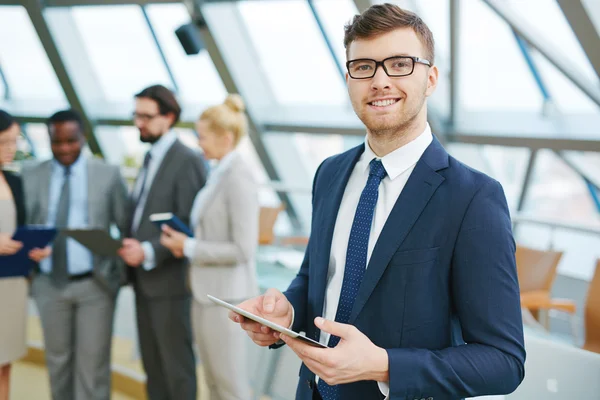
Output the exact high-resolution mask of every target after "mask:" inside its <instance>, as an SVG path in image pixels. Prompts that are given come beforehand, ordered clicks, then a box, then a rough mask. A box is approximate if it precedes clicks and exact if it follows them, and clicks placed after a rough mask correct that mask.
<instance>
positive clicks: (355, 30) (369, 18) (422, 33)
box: [344, 3, 435, 65]
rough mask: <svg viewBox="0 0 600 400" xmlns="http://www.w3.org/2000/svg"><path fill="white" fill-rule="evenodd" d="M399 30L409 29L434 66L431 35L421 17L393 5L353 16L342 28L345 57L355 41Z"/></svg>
mask: <svg viewBox="0 0 600 400" xmlns="http://www.w3.org/2000/svg"><path fill="white" fill-rule="evenodd" d="M400 28H411V29H412V30H413V31H415V33H416V34H417V37H418V38H419V39H420V40H421V44H423V47H425V55H424V56H425V57H426V58H427V59H428V60H429V61H430V62H431V65H433V64H434V58H435V43H434V41H433V34H432V33H431V30H429V27H428V26H427V24H425V22H423V20H422V19H421V17H419V16H418V15H417V14H415V13H413V12H410V11H407V10H403V9H402V8H400V7H398V6H397V5H394V4H389V3H385V4H377V5H374V6H371V7H369V8H367V9H366V10H365V11H364V12H363V13H362V14H359V15H355V16H354V18H353V19H352V21H351V22H349V23H348V24H346V26H345V27H344V47H345V48H346V55H347V54H348V47H349V46H350V43H352V42H353V41H355V40H357V39H368V38H372V37H375V36H379V35H383V34H385V33H389V32H391V31H393V30H396V29H400Z"/></svg>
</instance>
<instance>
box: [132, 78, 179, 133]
mask: <svg viewBox="0 0 600 400" xmlns="http://www.w3.org/2000/svg"><path fill="white" fill-rule="evenodd" d="M135 97H136V98H140V97H144V98H147V99H151V100H154V101H155V102H156V103H157V104H158V112H159V113H160V114H161V115H167V114H168V113H173V115H174V116H175V120H174V121H173V125H175V124H176V123H177V121H179V117H180V116H181V106H180V105H179V103H178V102H177V99H176V98H175V94H174V93H173V92H171V91H170V90H169V89H167V88H166V87H164V86H163V85H153V86H150V87H147V88H146V89H144V90H142V91H141V92H139V93H138V94H136V95H135Z"/></svg>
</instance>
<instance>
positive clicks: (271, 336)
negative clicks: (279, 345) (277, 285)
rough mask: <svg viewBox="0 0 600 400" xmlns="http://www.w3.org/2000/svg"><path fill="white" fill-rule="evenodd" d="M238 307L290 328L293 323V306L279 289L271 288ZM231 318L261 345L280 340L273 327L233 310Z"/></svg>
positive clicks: (230, 313)
mask: <svg viewBox="0 0 600 400" xmlns="http://www.w3.org/2000/svg"><path fill="white" fill-rule="evenodd" d="M238 307H239V308H241V309H244V310H246V311H249V312H251V313H252V314H255V315H258V316H259V317H262V318H264V319H267V320H269V321H271V322H274V323H276V324H277V325H281V326H283V327H284V328H288V327H289V326H290V325H291V324H292V317H293V307H292V304H291V303H290V302H289V301H288V299H287V297H285V296H284V295H283V293H281V292H280V291H279V290H277V289H269V290H267V292H266V293H265V294H263V295H261V296H258V297H254V298H252V299H249V300H246V301H244V302H243V303H241V304H238ZM229 319H231V320H232V321H233V322H237V323H239V324H240V325H241V326H242V329H244V330H245V331H246V333H247V334H248V336H250V339H252V341H254V343H256V344H257V345H259V346H270V345H272V344H273V343H275V342H277V341H279V332H276V331H274V330H272V329H271V328H269V327H267V326H264V325H262V324H259V323H258V322H255V321H252V320H251V319H248V318H244V317H243V316H241V315H240V314H238V313H235V312H233V311H230V312H229Z"/></svg>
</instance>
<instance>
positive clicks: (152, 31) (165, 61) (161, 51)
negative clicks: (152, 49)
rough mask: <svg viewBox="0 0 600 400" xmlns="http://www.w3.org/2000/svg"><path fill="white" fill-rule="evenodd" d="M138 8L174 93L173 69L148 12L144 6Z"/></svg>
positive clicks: (175, 88)
mask: <svg viewBox="0 0 600 400" xmlns="http://www.w3.org/2000/svg"><path fill="white" fill-rule="evenodd" d="M140 9H141V10H142V14H143V15H144V20H146V25H148V30H149V31H150V34H151V35H152V40H154V44H155V45H156V49H157V50H158V54H159V55H160V59H161V60H162V62H163V64H164V66H165V69H166V70H167V74H169V79H170V80H171V85H172V87H173V90H174V91H175V92H176V93H179V87H178V86H177V80H176V79H175V75H173V71H172V70H171V67H170V66H169V62H168V61H167V57H165V52H164V51H163V49H162V46H161V45H160V42H159V41H158V36H156V31H155V30H154V27H153V26H152V21H150V17H149V16H148V12H147V11H146V6H143V5H141V6H140Z"/></svg>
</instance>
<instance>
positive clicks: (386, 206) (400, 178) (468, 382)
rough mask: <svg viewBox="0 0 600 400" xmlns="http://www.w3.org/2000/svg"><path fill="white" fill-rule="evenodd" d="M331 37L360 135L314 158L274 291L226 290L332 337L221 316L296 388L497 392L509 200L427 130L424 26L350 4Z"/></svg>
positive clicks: (508, 356) (504, 346) (506, 332)
mask: <svg viewBox="0 0 600 400" xmlns="http://www.w3.org/2000/svg"><path fill="white" fill-rule="evenodd" d="M344 45H345V47H346V56H347V59H348V61H347V64H346V67H347V74H346V80H347V84H348V93H349V95H350V100H351V102H352V106H353V108H354V111H355V112H356V114H357V115H358V117H359V118H360V119H361V121H362V122H363V123H364V125H365V127H366V131H367V135H366V138H365V142H364V143H363V144H361V145H360V146H357V147H355V148H353V149H351V150H349V151H347V152H345V153H342V154H339V155H336V156H333V157H330V158H328V159H327V160H325V161H324V162H323V163H322V164H321V165H320V167H319V168H318V170H317V172H316V175H315V178H314V184H313V200H312V206H313V212H312V224H311V226H312V228H311V234H310V239H309V244H308V247H307V250H306V254H305V258H304V261H303V263H302V266H301V268H300V271H299V273H298V275H297V276H296V278H295V279H294V280H293V281H292V283H291V284H290V286H289V287H288V289H287V290H286V291H285V293H283V294H282V293H281V292H279V291H277V290H275V289H269V291H268V292H267V293H266V294H265V295H263V296H259V297H256V298H254V299H250V300H247V301H245V302H243V303H242V304H241V305H240V307H242V308H244V309H246V310H249V311H251V312H253V313H256V314H259V315H261V316H263V317H265V318H267V319H270V320H272V321H274V322H276V323H278V324H279V325H282V326H285V327H289V326H291V327H292V329H293V330H294V331H296V332H300V331H304V332H306V335H307V336H309V337H310V338H312V339H314V340H317V341H319V342H320V343H321V344H324V345H327V346H328V347H330V348H327V349H322V348H316V347H311V346H310V345H308V344H306V343H304V342H301V341H299V340H298V339H293V338H291V337H289V336H285V335H280V334H279V333H277V332H273V331H271V330H270V329H269V328H267V327H265V326H261V325H259V324H258V323H255V322H253V321H251V320H248V319H245V318H243V317H242V316H240V315H238V314H235V313H230V318H231V319H233V320H234V321H236V322H240V323H241V324H242V328H243V329H245V330H246V331H247V333H248V335H249V336H250V337H251V338H252V339H253V340H254V342H255V343H257V344H259V345H262V346H275V347H278V346H279V345H281V343H277V341H278V339H282V341H283V342H285V343H286V344H287V345H289V346H290V348H291V349H292V350H293V351H294V352H295V353H296V354H297V355H298V357H299V358H301V359H302V361H303V365H302V367H301V370H300V380H299V384H298V389H297V392H296V398H297V399H299V400H311V399H313V400H314V399H323V400H370V399H383V398H387V399H397V400H400V399H406V400H412V399H421V400H422V399H428V400H434V399H438V400H442V399H443V400H447V399H454V400H455V399H460V398H464V397H476V396H482V395H494V394H507V393H510V392H512V391H514V390H515V388H516V387H517V386H518V385H519V384H520V382H521V381H522V379H523V377H524V373H525V372H524V362H525V349H524V340H523V324H522V319H521V308H520V299H519V284H518V280H517V271H516V266H515V242H514V240H513V235H512V232H511V221H510V216H509V210H508V207H507V204H506V199H505V196H504V192H503V189H502V186H501V185H500V184H499V183H498V182H497V181H495V180H493V179H491V178H490V177H488V176H486V175H484V174H482V173H480V172H478V171H475V170H473V169H471V168H469V167H467V166H465V165H463V164H461V163H460V162H458V161H457V160H456V159H454V158H453V157H451V156H449V155H448V153H447V152H446V150H445V149H444V148H443V147H442V145H441V144H440V142H439V141H438V140H437V139H436V138H435V137H434V136H433V135H432V132H431V130H430V127H429V125H428V123H427V98H428V97H429V96H431V95H432V94H433V92H434V90H435V88H436V85H437V81H438V74H439V73H438V69H437V67H436V66H435V64H434V42H433V35H432V33H431V31H430V30H429V28H428V27H427V25H426V24H425V23H424V22H423V20H422V19H421V18H419V17H418V16H417V15H415V14H413V13H411V12H408V11H405V10H403V9H401V8H399V7H397V6H395V5H391V4H381V5H374V6H372V7H370V8H369V9H367V10H366V11H365V12H364V13H363V14H361V15H357V16H356V17H354V19H353V20H352V21H351V22H350V23H349V24H348V25H347V26H346V28H345V38H344ZM315 73H318V71H316V72H315Z"/></svg>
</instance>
